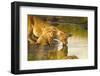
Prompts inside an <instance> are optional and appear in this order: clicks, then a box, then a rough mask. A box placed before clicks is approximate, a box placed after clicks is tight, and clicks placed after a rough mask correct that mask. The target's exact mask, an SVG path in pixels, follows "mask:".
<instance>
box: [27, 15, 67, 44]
mask: <svg viewBox="0 0 100 76" xmlns="http://www.w3.org/2000/svg"><path fill="white" fill-rule="evenodd" d="M28 20H29V21H28V41H29V42H30V43H34V42H36V44H44V45H45V44H49V45H50V44H51V41H52V40H53V39H54V38H56V39H59V40H60V41H61V42H62V44H63V45H66V44H67V40H68V37H69V35H68V34H66V33H64V32H63V31H61V30H59V29H58V28H56V27H54V26H52V25H50V24H48V23H46V22H45V21H43V20H42V19H41V18H39V17H38V16H29V17H28ZM32 35H34V36H35V37H36V38H34V39H32Z"/></svg>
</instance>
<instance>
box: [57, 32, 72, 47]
mask: <svg viewBox="0 0 100 76" xmlns="http://www.w3.org/2000/svg"><path fill="white" fill-rule="evenodd" d="M71 36H72V34H67V33H65V32H62V31H60V32H59V33H58V39H59V40H60V41H61V42H62V44H63V46H66V44H68V38H69V37H71Z"/></svg>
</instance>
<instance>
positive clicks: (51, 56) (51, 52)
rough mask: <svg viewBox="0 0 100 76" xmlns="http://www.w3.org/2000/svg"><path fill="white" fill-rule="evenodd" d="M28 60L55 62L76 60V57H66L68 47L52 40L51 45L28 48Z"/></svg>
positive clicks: (30, 46)
mask: <svg viewBox="0 0 100 76" xmlns="http://www.w3.org/2000/svg"><path fill="white" fill-rule="evenodd" d="M28 49H29V51H28V60H29V61H31V60H55V59H56V60H57V59H77V58H78V57H77V56H75V55H73V56H68V46H62V44H61V43H60V42H59V41H58V40H53V41H52V45H50V46H49V45H45V46H40V45H31V44H29V47H28Z"/></svg>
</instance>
